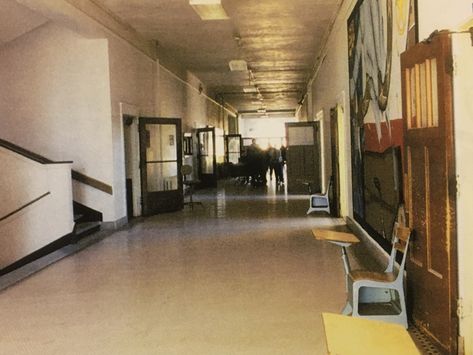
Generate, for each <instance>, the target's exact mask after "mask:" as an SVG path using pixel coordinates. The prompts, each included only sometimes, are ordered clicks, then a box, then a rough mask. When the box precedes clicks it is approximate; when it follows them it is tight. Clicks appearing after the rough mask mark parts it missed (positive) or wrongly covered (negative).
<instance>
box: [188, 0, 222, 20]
mask: <svg viewBox="0 0 473 355" xmlns="http://www.w3.org/2000/svg"><path fill="white" fill-rule="evenodd" d="M189 5H191V6H192V8H193V9H194V11H195V12H197V14H198V15H199V16H200V18H201V19H202V20H205V21H207V20H227V19H228V15H227V13H226V12H225V9H224V8H223V6H222V2H221V0H189Z"/></svg>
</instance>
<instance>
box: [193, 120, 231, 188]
mask: <svg viewBox="0 0 473 355" xmlns="http://www.w3.org/2000/svg"><path fill="white" fill-rule="evenodd" d="M196 135H197V163H198V164H197V169H198V176H199V180H200V182H201V184H200V186H201V187H217V180H218V177H219V173H218V165H219V164H223V163H224V162H225V135H224V132H223V130H222V129H220V128H216V127H204V128H198V129H197V130H196Z"/></svg>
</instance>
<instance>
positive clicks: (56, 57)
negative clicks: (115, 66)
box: [0, 22, 114, 219]
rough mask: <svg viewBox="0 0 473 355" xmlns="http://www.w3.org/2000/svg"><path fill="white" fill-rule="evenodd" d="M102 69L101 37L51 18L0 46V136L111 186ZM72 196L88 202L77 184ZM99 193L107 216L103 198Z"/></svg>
mask: <svg viewBox="0 0 473 355" xmlns="http://www.w3.org/2000/svg"><path fill="white" fill-rule="evenodd" d="M108 67H109V64H108V55H107V42H106V41H105V40H100V39H94V40H91V39H85V38H83V37H81V36H79V35H77V34H75V33H73V32H71V31H69V30H68V29H66V28H64V27H60V26H57V25H55V24H53V23H51V22H49V23H47V24H46V25H43V26H41V27H39V28H38V29H36V30H34V31H32V32H30V33H28V34H26V35H24V36H22V37H19V38H17V39H16V40H14V41H12V42H10V43H9V44H7V45H5V46H3V47H1V48H0V81H1V82H2V86H1V88H0V117H1V118H0V132H1V133H0V136H1V137H2V138H4V139H6V140H10V141H12V142H13V143H16V144H18V145H20V146H22V147H24V148H26V149H29V150H31V151H33V152H36V153H39V154H42V155H44V156H46V157H48V158H50V159H52V160H72V161H73V162H74V164H73V169H75V170H77V171H79V172H81V173H84V174H86V175H88V176H90V177H92V178H95V179H98V180H101V181H103V182H105V183H107V184H112V183H113V173H112V172H113V170H112V166H113V161H112V134H111V133H112V131H111V122H110V90H109V71H108ZM74 194H75V196H76V197H77V198H78V199H79V201H80V202H83V203H85V204H87V203H88V202H89V200H88V197H87V196H88V193H87V191H86V189H85V188H84V187H83V186H80V185H78V186H76V188H75V191H74ZM101 198H102V201H101V202H102V208H103V209H102V210H101V211H102V212H103V213H104V214H105V216H106V218H110V219H112V218H113V217H114V213H113V200H112V198H111V196H109V195H104V196H101ZM91 207H94V206H91Z"/></svg>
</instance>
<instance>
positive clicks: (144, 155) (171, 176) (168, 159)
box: [139, 118, 183, 215]
mask: <svg viewBox="0 0 473 355" xmlns="http://www.w3.org/2000/svg"><path fill="white" fill-rule="evenodd" d="M139 127H140V150H141V180H142V181H141V183H142V194H143V211H144V214H145V215H152V214H156V213H159V212H169V211H175V210H178V209H180V208H182V205H183V197H182V177H181V174H180V170H181V165H182V161H181V155H182V147H181V140H180V136H181V132H180V130H181V125H180V120H179V119H166V118H140V125H139Z"/></svg>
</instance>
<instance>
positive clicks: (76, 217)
mask: <svg viewBox="0 0 473 355" xmlns="http://www.w3.org/2000/svg"><path fill="white" fill-rule="evenodd" d="M82 217H84V215H83V214H74V222H77V221H78V220H79V219H81V218H82Z"/></svg>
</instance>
